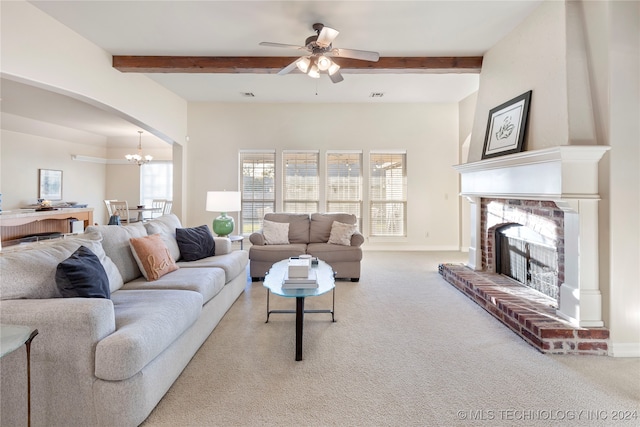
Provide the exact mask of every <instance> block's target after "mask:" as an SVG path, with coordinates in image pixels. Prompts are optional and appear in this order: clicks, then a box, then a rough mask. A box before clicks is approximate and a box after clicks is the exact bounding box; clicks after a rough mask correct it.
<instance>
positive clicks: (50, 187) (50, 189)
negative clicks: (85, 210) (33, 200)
mask: <svg viewBox="0 0 640 427" xmlns="http://www.w3.org/2000/svg"><path fill="white" fill-rule="evenodd" d="M38 180H39V182H40V190H39V191H38V198H39V199H44V200H62V171H57V170H51V169H38Z"/></svg>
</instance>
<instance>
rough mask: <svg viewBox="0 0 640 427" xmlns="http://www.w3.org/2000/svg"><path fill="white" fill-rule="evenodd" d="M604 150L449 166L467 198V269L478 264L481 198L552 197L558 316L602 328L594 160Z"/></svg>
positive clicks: (573, 149)
mask: <svg viewBox="0 0 640 427" xmlns="http://www.w3.org/2000/svg"><path fill="white" fill-rule="evenodd" d="M609 148H610V147H606V146H575V145H570V146H559V147H553V148H548V149H544V150H535V151H525V152H522V153H517V154H510V155H506V156H501V157H494V158H491V159H485V160H481V161H478V162H473V163H466V164H461V165H456V166H454V169H455V170H457V171H458V172H460V174H461V195H463V196H465V197H467V199H468V200H469V202H471V215H470V220H471V239H470V247H469V263H468V265H469V267H471V268H473V269H479V266H481V265H482V263H481V256H482V254H481V253H480V247H479V244H480V237H481V236H480V233H481V231H480V230H481V227H480V206H481V205H480V199H481V198H482V197H488V198H502V199H525V200H551V201H553V202H555V203H556V204H557V205H558V207H559V208H560V209H562V210H563V211H564V213H565V219H564V222H565V230H564V232H565V236H564V237H565V282H564V283H562V284H561V285H560V301H559V307H558V314H559V315H560V316H562V317H564V318H565V319H567V320H569V321H570V322H571V323H573V324H575V325H577V326H581V327H600V326H603V325H604V323H603V321H602V297H601V293H600V288H599V282H598V266H599V253H598V200H600V196H599V194H598V162H599V161H600V159H601V158H602V156H603V155H604V154H605V152H606V151H607V150H609ZM480 268H481V267H480Z"/></svg>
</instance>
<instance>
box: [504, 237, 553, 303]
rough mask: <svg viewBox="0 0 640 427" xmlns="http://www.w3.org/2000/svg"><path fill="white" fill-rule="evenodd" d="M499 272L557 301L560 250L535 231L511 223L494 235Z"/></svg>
mask: <svg viewBox="0 0 640 427" xmlns="http://www.w3.org/2000/svg"><path fill="white" fill-rule="evenodd" d="M495 241H496V272H497V273H499V274H504V275H506V276H509V277H511V278H513V279H515V280H517V281H518V282H520V283H522V284H523V285H525V286H528V287H530V288H533V289H535V290H537V291H539V292H542V293H543V294H545V295H547V296H550V297H551V298H553V299H554V300H556V301H557V300H558V250H557V248H556V245H555V242H551V241H550V240H549V239H546V238H545V237H544V236H542V235H541V234H539V233H536V232H535V231H534V230H531V229H530V228H528V227H525V226H523V225H520V224H509V225H505V226H503V227H500V228H498V229H497V230H496V232H495Z"/></svg>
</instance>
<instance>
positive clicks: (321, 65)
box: [316, 55, 333, 71]
mask: <svg viewBox="0 0 640 427" xmlns="http://www.w3.org/2000/svg"><path fill="white" fill-rule="evenodd" d="M316 63H317V64H318V69H319V70H320V71H327V70H328V69H329V68H330V67H331V66H332V65H333V61H332V60H330V59H329V58H327V57H326V56H324V55H321V56H319V57H318V60H317V61H316Z"/></svg>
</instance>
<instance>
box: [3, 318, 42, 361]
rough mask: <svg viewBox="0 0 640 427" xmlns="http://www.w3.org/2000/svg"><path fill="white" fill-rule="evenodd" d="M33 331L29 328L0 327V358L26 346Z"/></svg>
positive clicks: (15, 326)
mask: <svg viewBox="0 0 640 427" xmlns="http://www.w3.org/2000/svg"><path fill="white" fill-rule="evenodd" d="M33 331H34V329H33V328H30V327H29V326H19V325H0V357H3V356H4V355H6V354H9V353H11V352H12V351H13V350H16V349H18V348H20V347H21V346H22V345H24V343H26V342H27V340H28V339H29V337H30V336H31V333H32V332H33Z"/></svg>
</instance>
